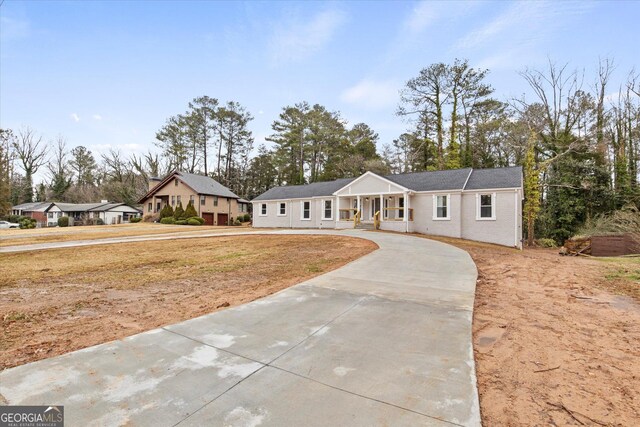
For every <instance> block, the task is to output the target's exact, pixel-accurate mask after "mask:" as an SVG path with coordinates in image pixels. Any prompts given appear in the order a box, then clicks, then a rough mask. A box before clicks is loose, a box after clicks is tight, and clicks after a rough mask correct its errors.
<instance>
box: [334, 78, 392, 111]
mask: <svg viewBox="0 0 640 427" xmlns="http://www.w3.org/2000/svg"><path fill="white" fill-rule="evenodd" d="M400 87H401V84H399V83H398V82H396V81H392V80H387V81H376V80H370V79H364V80H361V81H360V82H358V83H357V84H355V85H354V86H352V87H350V88H347V89H346V90H344V91H343V92H342V94H341V96H340V99H342V101H344V102H347V103H349V104H354V105H357V106H360V107H362V108H368V109H382V108H388V107H392V106H395V105H396V104H397V103H398V99H399V95H398V90H399V89H400Z"/></svg>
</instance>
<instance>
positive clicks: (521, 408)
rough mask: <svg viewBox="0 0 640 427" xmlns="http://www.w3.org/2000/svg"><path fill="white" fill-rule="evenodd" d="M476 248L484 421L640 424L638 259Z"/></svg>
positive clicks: (465, 245) (472, 245)
mask: <svg viewBox="0 0 640 427" xmlns="http://www.w3.org/2000/svg"><path fill="white" fill-rule="evenodd" d="M429 238H433V239H435V240H440V241H444V242H446V243H450V244H452V245H454V246H457V247H460V248H462V249H464V250H466V251H468V252H469V253H470V254H471V256H472V258H473V260H474V261H475V263H476V265H477V267H478V273H479V279H478V283H477V289H476V301H475V311H474V322H473V341H474V350H475V358H476V369H477V376H478V390H479V393H480V406H481V412H482V421H483V425H486V426H521V425H557V426H566V425H589V426H597V425H606V426H633V425H639V424H640V305H639V304H638V301H640V281H639V279H640V275H639V274H640V259H638V258H630V259H619V258H618V259H605V260H600V259H595V258H583V257H561V256H559V255H558V254H557V250H553V249H525V250H524V251H518V250H515V249H509V248H503V247H500V246H494V245H489V244H483V243H476V242H469V241H464V240H459V239H447V238H440V237H429Z"/></svg>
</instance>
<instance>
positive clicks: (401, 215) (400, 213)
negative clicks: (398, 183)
mask: <svg viewBox="0 0 640 427" xmlns="http://www.w3.org/2000/svg"><path fill="white" fill-rule="evenodd" d="M398 207H399V208H400V209H398V218H404V197H399V198H398Z"/></svg>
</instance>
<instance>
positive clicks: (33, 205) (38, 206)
mask: <svg viewBox="0 0 640 427" xmlns="http://www.w3.org/2000/svg"><path fill="white" fill-rule="evenodd" d="M49 206H51V203H50V202H30V203H22V204H20V205H15V206H14V207H13V208H12V209H16V210H22V211H25V212H33V211H36V212H42V211H45V210H46V209H47V208H48V207H49Z"/></svg>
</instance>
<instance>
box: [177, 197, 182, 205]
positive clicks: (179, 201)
mask: <svg viewBox="0 0 640 427" xmlns="http://www.w3.org/2000/svg"><path fill="white" fill-rule="evenodd" d="M180 203H182V201H181V200H180V196H178V204H180Z"/></svg>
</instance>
